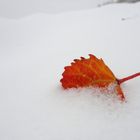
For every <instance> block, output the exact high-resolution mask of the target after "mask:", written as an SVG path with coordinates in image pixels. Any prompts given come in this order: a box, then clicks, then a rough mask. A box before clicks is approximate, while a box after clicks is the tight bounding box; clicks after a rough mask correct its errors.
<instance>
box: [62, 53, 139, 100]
mask: <svg viewBox="0 0 140 140" xmlns="http://www.w3.org/2000/svg"><path fill="white" fill-rule="evenodd" d="M89 56H90V57H89V58H87V59H85V58H84V57H81V59H75V60H74V62H72V63H71V66H66V67H65V71H64V72H63V74H62V76H63V78H62V79H61V80H60V82H61V83H62V86H63V88H64V89H67V88H78V87H89V86H93V87H100V88H102V87H107V86H108V85H110V84H111V83H114V84H115V85H116V91H117V93H118V96H119V98H120V99H121V100H124V99H125V97H124V94H123V92H122V89H121V87H120V84H121V83H123V82H124V81H126V80H129V79H131V78H134V77H136V76H139V75H140V73H137V74H135V75H132V76H129V77H127V78H123V79H117V78H116V77H115V75H114V74H113V72H112V71H111V70H110V69H109V67H108V66H107V65H106V64H105V63H104V61H103V60H102V59H98V58H97V57H95V56H94V55H92V54H90V55H89Z"/></svg>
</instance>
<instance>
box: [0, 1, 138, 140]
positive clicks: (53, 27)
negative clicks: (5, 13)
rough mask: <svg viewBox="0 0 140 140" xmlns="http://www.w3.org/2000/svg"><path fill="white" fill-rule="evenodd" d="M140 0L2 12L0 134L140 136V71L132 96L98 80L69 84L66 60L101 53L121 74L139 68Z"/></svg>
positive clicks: (86, 139) (85, 139)
mask: <svg viewBox="0 0 140 140" xmlns="http://www.w3.org/2000/svg"><path fill="white" fill-rule="evenodd" d="M139 9H140V3H136V4H112V5H108V6H104V7H100V8H95V9H92V10H81V11H77V12H67V13H61V14H53V15H52V14H41V13H40V14H34V15H32V16H28V17H24V18H21V19H17V20H15V19H6V18H0V140H103V139H104V140H112V139H113V140H132V139H134V140H139V139H140V133H139V130H140V86H139V85H140V79H139V78H136V79H134V80H131V81H129V82H127V83H125V84H123V85H122V89H123V91H124V93H125V96H126V102H125V103H121V102H120V101H119V100H118V98H117V97H116V96H115V94H114V95H108V94H101V92H102V91H100V90H99V89H93V88H84V89H77V90H76V89H71V90H64V89H63V88H62V87H61V84H60V82H59V80H60V79H61V78H62V76H61V74H62V72H63V71H64V66H66V65H69V64H70V63H71V62H72V60H73V59H75V58H79V57H80V56H84V57H88V54H89V53H90V54H91V53H92V54H95V55H96V56H97V57H99V58H100V57H102V58H103V59H104V61H105V62H106V64H107V65H108V66H109V67H110V68H111V70H112V71H113V72H114V73H115V75H116V76H117V77H118V78H121V77H125V76H128V75H130V74H133V73H135V72H139V71H140V62H139V60H140V55H139V52H140V39H139V37H140V26H139V25H140V10H139Z"/></svg>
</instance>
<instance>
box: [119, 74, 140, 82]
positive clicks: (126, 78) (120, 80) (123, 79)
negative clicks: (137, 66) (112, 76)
mask: <svg viewBox="0 0 140 140" xmlns="http://www.w3.org/2000/svg"><path fill="white" fill-rule="evenodd" d="M137 76H140V72H138V73H135V74H133V75H130V76H128V77H125V78H122V79H117V81H118V84H119V85H120V84H122V83H123V82H125V81H128V80H130V79H133V78H135V77H137Z"/></svg>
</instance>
